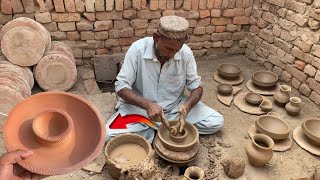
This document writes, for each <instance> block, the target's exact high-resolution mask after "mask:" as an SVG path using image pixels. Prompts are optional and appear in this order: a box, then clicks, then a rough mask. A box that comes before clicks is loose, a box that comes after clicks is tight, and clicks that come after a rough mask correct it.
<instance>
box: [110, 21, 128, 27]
mask: <svg viewBox="0 0 320 180" xmlns="http://www.w3.org/2000/svg"><path fill="white" fill-rule="evenodd" d="M129 26H130V23H129V20H122V21H114V27H113V28H115V29H124V28H126V27H129Z"/></svg>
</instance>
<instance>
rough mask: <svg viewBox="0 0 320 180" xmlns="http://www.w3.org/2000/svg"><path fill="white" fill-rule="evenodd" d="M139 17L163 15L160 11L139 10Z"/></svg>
mask: <svg viewBox="0 0 320 180" xmlns="http://www.w3.org/2000/svg"><path fill="white" fill-rule="evenodd" d="M137 17H138V19H159V18H160V17H161V13H160V11H149V10H140V11H138V12H137Z"/></svg>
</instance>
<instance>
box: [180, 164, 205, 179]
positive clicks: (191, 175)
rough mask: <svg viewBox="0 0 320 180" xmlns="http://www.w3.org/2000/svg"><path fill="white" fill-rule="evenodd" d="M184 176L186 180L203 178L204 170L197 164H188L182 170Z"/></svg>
mask: <svg viewBox="0 0 320 180" xmlns="http://www.w3.org/2000/svg"><path fill="white" fill-rule="evenodd" d="M184 177H185V179H187V180H204V177H205V175H204V170H203V169H201V168H199V167H197V166H190V167H188V168H187V169H186V171H185V172H184Z"/></svg>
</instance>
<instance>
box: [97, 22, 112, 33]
mask: <svg viewBox="0 0 320 180" xmlns="http://www.w3.org/2000/svg"><path fill="white" fill-rule="evenodd" d="M112 27H113V23H112V21H110V20H109V21H96V22H94V31H107V30H109V29H111V28H112Z"/></svg>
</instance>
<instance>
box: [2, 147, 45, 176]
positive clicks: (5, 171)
mask: <svg viewBox="0 0 320 180" xmlns="http://www.w3.org/2000/svg"><path fill="white" fill-rule="evenodd" d="M32 154H33V152H32V151H23V150H15V151H13V152H9V153H7V154H5V155H3V156H1V157H0V179H9V180H10V179H14V180H30V179H40V176H39V175H37V174H33V173H31V172H30V171H28V170H26V169H24V168H22V167H21V166H19V165H18V164H17V163H18V162H19V161H21V160H23V159H26V158H28V157H30V156H32Z"/></svg>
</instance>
